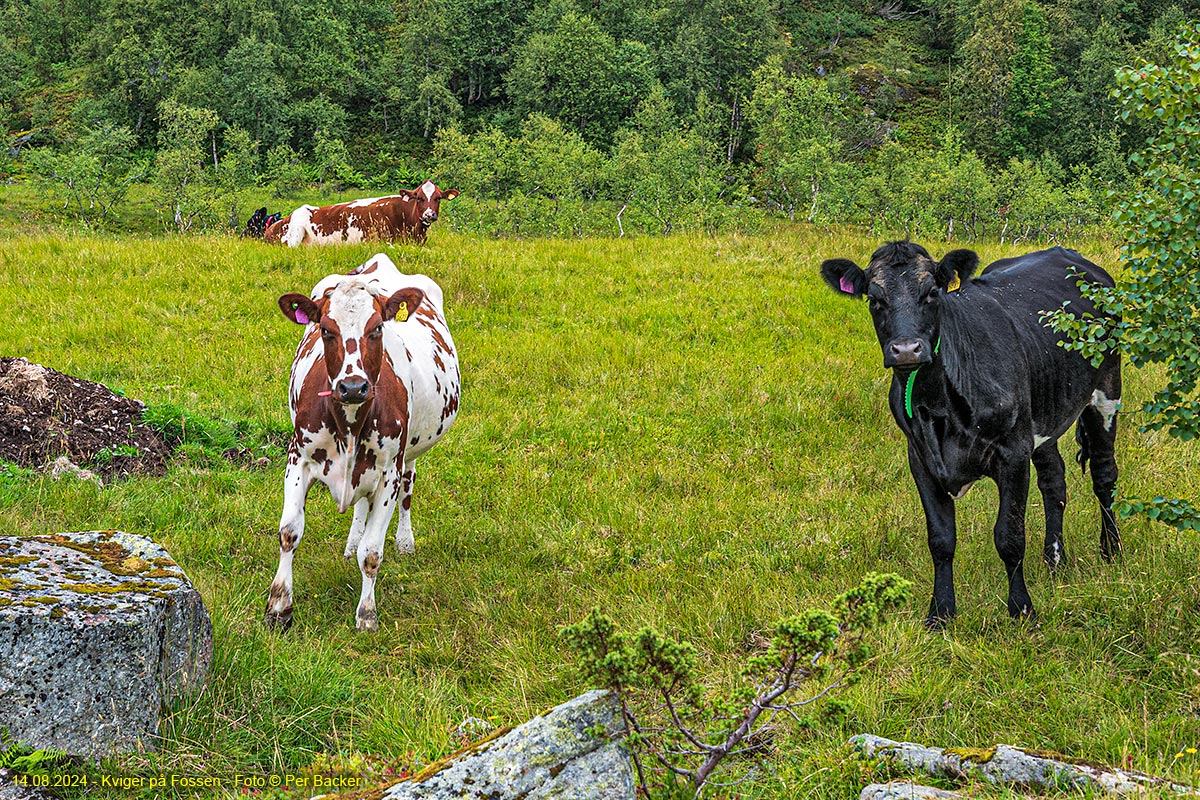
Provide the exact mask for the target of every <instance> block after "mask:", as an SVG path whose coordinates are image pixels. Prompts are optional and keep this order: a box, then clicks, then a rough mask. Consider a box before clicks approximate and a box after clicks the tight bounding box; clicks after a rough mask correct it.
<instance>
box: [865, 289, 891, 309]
mask: <svg viewBox="0 0 1200 800" xmlns="http://www.w3.org/2000/svg"><path fill="white" fill-rule="evenodd" d="M867 302H868V303H870V304H871V308H884V307H885V306H886V305H887V301H886V300H884V299H883V295H882V294H875V293H872V292H868V293H867Z"/></svg>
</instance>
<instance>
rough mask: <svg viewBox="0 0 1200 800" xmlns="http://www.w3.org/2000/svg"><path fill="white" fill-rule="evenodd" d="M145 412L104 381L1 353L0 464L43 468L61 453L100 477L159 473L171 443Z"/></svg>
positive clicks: (162, 469) (163, 470)
mask: <svg viewBox="0 0 1200 800" xmlns="http://www.w3.org/2000/svg"><path fill="white" fill-rule="evenodd" d="M144 409H145V405H144V404H143V403H142V402H140V401H138V400H131V399H129V398H127V397H121V396H120V395H118V394H114V393H113V392H112V391H111V390H110V389H109V388H108V387H107V386H104V385H103V384H99V383H92V382H91V381H85V380H81V379H79V378H73V377H71V376H70V375H64V374H63V373H61V372H57V371H55V370H52V369H49V368H47V367H43V366H40V365H38V364H31V363H30V362H28V361H26V360H25V359H23V358H0V461H9V462H12V463H15V464H19V465H21V466H23V467H27V468H30V469H44V468H46V467H48V466H50V465H52V464H53V463H54V462H55V460H56V459H59V458H61V457H62V456H66V457H67V458H69V459H70V460H71V461H72V462H74V463H75V464H78V465H80V466H83V467H87V468H88V469H90V470H92V471H93V472H95V473H97V474H99V475H100V476H102V477H103V478H104V479H105V480H109V479H112V478H120V477H128V476H130V475H161V474H163V473H164V472H166V460H167V458H168V456H170V454H171V447H170V445H168V444H167V442H166V440H165V439H164V438H163V436H162V434H160V433H159V432H158V431H156V430H155V429H153V428H151V427H150V426H148V425H146V424H145V423H144V422H143V421H142V411H143V410H144Z"/></svg>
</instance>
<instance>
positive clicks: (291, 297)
mask: <svg viewBox="0 0 1200 800" xmlns="http://www.w3.org/2000/svg"><path fill="white" fill-rule="evenodd" d="M279 310H280V311H282V312H283V315H284V316H285V317H287V318H288V319H290V320H291V321H292V322H294V323H296V324H297V325H308V324H309V323H310V322H320V321H321V307H320V306H318V305H317V304H316V303H314V302H313V300H312V298H311V297H309V296H308V295H306V294H298V293H296V292H290V293H288V294H285V295H283V296H282V297H280V298H279Z"/></svg>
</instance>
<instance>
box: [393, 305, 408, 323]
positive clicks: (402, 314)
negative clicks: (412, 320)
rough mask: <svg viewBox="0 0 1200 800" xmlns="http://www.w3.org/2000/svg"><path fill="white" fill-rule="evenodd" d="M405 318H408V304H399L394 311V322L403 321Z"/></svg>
mask: <svg viewBox="0 0 1200 800" xmlns="http://www.w3.org/2000/svg"><path fill="white" fill-rule="evenodd" d="M407 319H408V304H407V303H405V304H404V305H402V306H400V308H399V310H398V311H396V322H404V321H405V320H407Z"/></svg>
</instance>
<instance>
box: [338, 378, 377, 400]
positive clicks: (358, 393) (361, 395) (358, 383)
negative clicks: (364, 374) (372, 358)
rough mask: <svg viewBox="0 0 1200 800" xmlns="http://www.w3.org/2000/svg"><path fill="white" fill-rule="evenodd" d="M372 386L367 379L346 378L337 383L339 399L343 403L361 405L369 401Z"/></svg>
mask: <svg viewBox="0 0 1200 800" xmlns="http://www.w3.org/2000/svg"><path fill="white" fill-rule="evenodd" d="M370 390H371V384H370V383H368V382H367V379H366V378H345V379H343V380H340V381H338V382H337V393H338V399H339V400H341V401H342V402H343V403H361V402H362V401H363V400H366V399H367V392H369V391H370Z"/></svg>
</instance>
